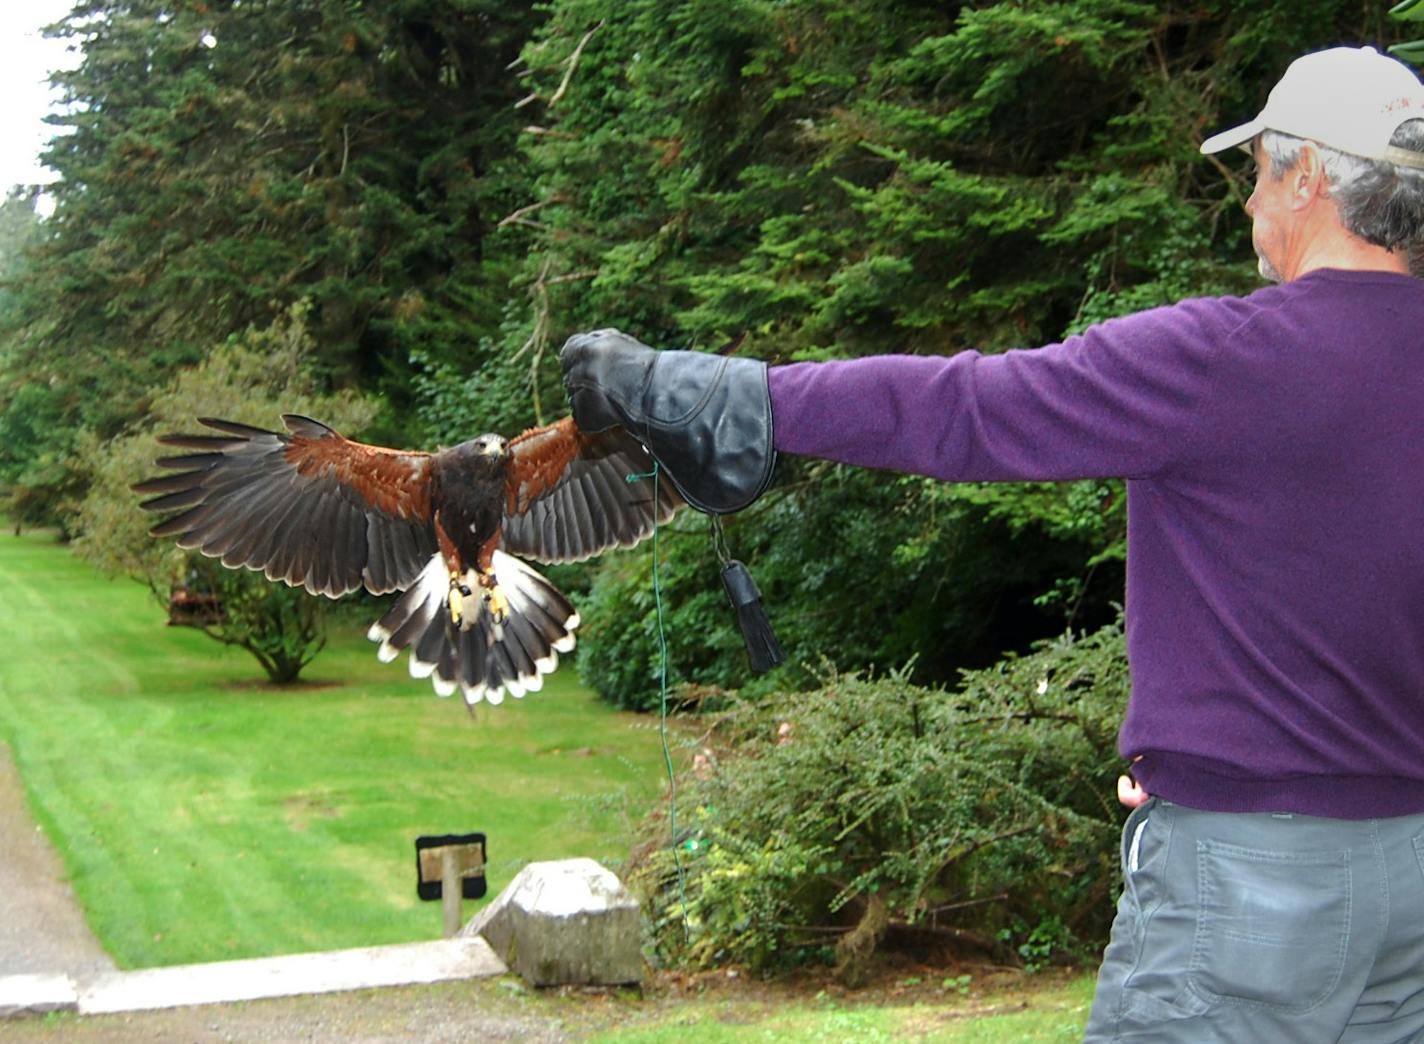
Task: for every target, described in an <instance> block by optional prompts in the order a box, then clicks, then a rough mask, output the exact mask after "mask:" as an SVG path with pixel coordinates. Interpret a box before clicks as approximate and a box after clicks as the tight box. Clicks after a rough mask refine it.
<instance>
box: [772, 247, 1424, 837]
mask: <svg viewBox="0 0 1424 1044" xmlns="http://www.w3.org/2000/svg"><path fill="white" fill-rule="evenodd" d="M770 383H771V398H772V407H773V417H774V427H775V444H776V448H777V449H778V450H781V451H783V452H786V453H793V454H805V455H810V456H817V457H826V458H829V459H832V460H838V461H843V462H845V463H848V464H858V465H864V466H867V467H874V468H889V469H893V470H896V471H906V472H915V473H919V474H925V475H931V476H934V477H936V478H943V479H950V480H957V481H979V480H1059V479H1075V478H1092V477H1106V476H1115V477H1121V478H1126V479H1127V490H1128V542H1127V546H1128V556H1127V601H1126V613H1127V646H1128V658H1129V662H1130V663H1131V667H1132V679H1133V684H1132V697H1131V700H1130V701H1129V705H1128V710H1127V716H1126V719H1125V720H1124V722H1123V726H1122V731H1121V734H1120V736H1119V748H1120V750H1121V752H1122V754H1123V755H1124V756H1125V757H1128V758H1136V757H1138V756H1139V755H1141V758H1142V760H1141V761H1140V762H1139V763H1138V764H1136V765H1135V766H1134V767H1133V774H1134V775H1135V776H1136V777H1137V779H1138V780H1139V781H1140V782H1141V783H1142V785H1143V786H1144V787H1145V788H1146V789H1147V790H1148V792H1150V793H1152V794H1154V795H1157V796H1160V797H1163V798H1165V799H1167V800H1169V801H1175V802H1178V803H1180V804H1183V805H1188V806H1191V807H1195V808H1200V809H1208V810H1217V811H1282V812H1301V813H1306V814H1311V815H1320V816H1333V817H1339V818H1348V819H1360V818H1370V817H1374V816H1389V815H1402V814H1406V813H1414V812H1424V282H1420V281H1416V280H1414V279H1411V278H1409V277H1407V276H1401V275H1394V274H1391V273H1383V272H1347V271H1339V270H1326V271H1316V272H1312V273H1310V274H1308V275H1306V276H1304V277H1302V278H1300V279H1297V280H1295V281H1293V282H1290V283H1287V284H1285V285H1282V286H1272V287H1267V288H1265V289H1262V290H1259V291H1257V292H1256V293H1254V294H1251V295H1250V296H1249V297H1245V298H1232V297H1224V298H1202V299H1195V300H1189V301H1183V302H1181V303H1180V304H1177V305H1174V306H1172V307H1169V308H1159V309H1154V310H1152V311H1148V312H1143V313H1140V314H1137V315H1133V316H1128V317H1125V318H1122V319H1114V320H1111V321H1110V322H1106V323H1103V324H1101V325H1099V326H1096V327H1094V328H1092V329H1091V330H1089V331H1087V332H1086V333H1084V334H1083V335H1082V336H1078V337H1072V338H1069V339H1068V340H1067V341H1065V342H1063V343H1062V344H1055V345H1050V346H1048V347H1046V348H1040V349H1036V350H1033V351H1013V352H1008V353H1006V354H1003V355H993V356H986V355H980V354H979V353H977V352H962V353H960V354H958V355H955V356H953V357H952V358H923V357H914V356H886V357H880V358H870V359H861V360H855V361H850V362H832V363H820V364H817V363H798V364H794V365H791V366H782V367H775V368H773V369H772V370H771V375H770Z"/></svg>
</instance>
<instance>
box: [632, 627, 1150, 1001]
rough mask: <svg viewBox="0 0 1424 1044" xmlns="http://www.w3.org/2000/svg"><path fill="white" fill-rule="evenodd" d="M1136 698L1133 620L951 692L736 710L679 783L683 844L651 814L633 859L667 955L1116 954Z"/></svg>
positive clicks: (860, 959)
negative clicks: (921, 949)
mask: <svg viewBox="0 0 1424 1044" xmlns="http://www.w3.org/2000/svg"><path fill="white" fill-rule="evenodd" d="M1127 689H1128V679H1127V666H1126V659H1125V652H1124V647H1123V636H1122V629H1121V624H1120V622H1119V623H1115V624H1112V625H1109V626H1107V627H1104V628H1102V629H1100V630H1098V631H1096V632H1095V633H1092V634H1088V635H1084V636H1073V635H1071V634H1070V635H1065V636H1063V637H1062V638H1060V639H1057V640H1055V641H1052V642H1048V643H1043V644H1041V645H1039V646H1038V647H1037V648H1036V649H1035V650H1034V651H1033V652H1032V653H1030V654H1029V655H1025V656H1022V657H1010V658H1008V659H1006V660H1004V661H1003V662H1002V663H1000V664H998V665H996V666H994V667H992V668H988V669H985V670H978V671H970V672H965V673H964V675H963V677H962V682H961V684H960V686H959V687H958V689H957V690H955V691H952V692H949V691H941V690H934V689H925V688H920V687H917V686H914V685H911V684H909V683H908V682H907V681H906V672H905V671H901V672H898V673H893V674H890V675H887V676H883V677H878V678H875V677H868V676H865V675H860V674H855V675H845V676H831V677H828V678H826V679H824V681H823V684H822V685H821V686H820V687H819V688H817V689H814V690H812V691H807V692H800V693H790V694H784V695H778V696H774V697H772V698H770V699H767V700H764V701H761V702H752V701H745V702H741V703H738V704H736V705H734V706H733V707H732V709H730V710H729V711H727V712H726V713H725V714H723V715H722V716H721V717H720V718H719V719H718V720H717V721H716V722H715V723H714V724H713V726H712V729H711V731H710V732H709V733H708V734H707V736H706V737H705V738H704V740H703V741H702V743H701V744H699V749H698V750H697V752H696V754H695V756H694V759H693V765H692V767H691V768H690V769H689V770H688V771H685V772H684V773H683V774H682V776H681V778H680V780H679V788H678V793H679V799H678V808H677V811H678V817H679V819H680V820H681V829H680V830H679V833H678V836H677V838H676V841H677V845H676V846H675V847H670V846H669V845H668V838H667V820H666V818H665V817H657V818H655V819H650V820H649V826H648V828H647V845H646V848H645V849H644V850H643V852H642V853H641V855H640V856H639V857H638V858H637V859H635V861H634V873H633V875H632V878H633V880H634V881H635V882H637V885H638V887H639V888H640V890H641V891H642V894H643V895H644V896H645V897H646V899H647V901H648V903H649V904H650V907H651V909H652V913H653V923H654V933H655V947H656V950H657V952H658V953H659V955H660V956H661V958H662V959H664V960H667V961H669V962H673V963H687V964H692V965H709V964H714V963H722V962H728V961H731V962H739V963H746V964H749V965H752V966H754V967H758V968H762V969H774V968H778V967H785V966H788V965H793V964H797V963H803V962H807V961H828V960H832V959H834V960H836V961H837V962H838V963H839V964H840V966H841V969H842V971H843V972H844V974H845V975H846V976H847V977H849V978H852V979H854V978H855V977H856V976H857V975H858V974H860V972H861V971H863V970H864V968H865V966H866V962H867V961H868V959H869V957H870V956H871V955H872V954H873V953H874V952H875V951H876V949H877V948H878V947H880V946H881V944H882V942H883V940H884V939H885V938H886V936H887V934H888V933H890V932H892V931H893V932H897V933H903V934H906V935H907V936H908V934H910V933H913V934H914V935H915V936H917V937H920V938H924V937H929V938H939V939H944V940H954V941H956V942H958V943H967V944H970V945H972V946H976V947H978V948H981V949H986V950H989V951H993V952H996V953H998V954H999V955H1000V956H1001V957H1002V956H1003V955H1004V953H1005V952H1007V953H1008V954H1010V955H1012V954H1014V953H1017V954H1018V956H1019V957H1020V958H1021V959H1022V960H1023V961H1024V963H1025V964H1027V965H1029V966H1037V965H1040V964H1042V963H1044V962H1045V961H1047V960H1049V959H1052V958H1053V957H1055V956H1058V955H1067V956H1072V955H1074V954H1076V953H1079V952H1084V951H1086V950H1088V949H1090V948H1095V947H1098V946H1100V945H1101V943H1102V942H1103V941H1104V939H1105V937H1106V930H1107V928H1108V926H1109V925H1110V923H1111V916H1112V897H1113V896H1115V894H1116V888H1117V873H1118V871H1117V860H1116V858H1115V851H1116V848H1115V843H1114V841H1115V837H1116V834H1117V830H1118V824H1119V822H1120V810H1119V809H1118V807H1117V805H1116V803H1115V800H1114V798H1113V794H1114V780H1115V778H1116V776H1117V774H1118V772H1119V771H1120V768H1119V761H1118V758H1117V755H1116V753H1115V751H1114V737H1115V734H1116V730H1117V724H1118V721H1119V719H1120V717H1121V715H1122V712H1123V709H1124V707H1125V704H1126V699H1127ZM675 863H676V864H680V869H681V872H680V873H679V867H678V866H677V865H675Z"/></svg>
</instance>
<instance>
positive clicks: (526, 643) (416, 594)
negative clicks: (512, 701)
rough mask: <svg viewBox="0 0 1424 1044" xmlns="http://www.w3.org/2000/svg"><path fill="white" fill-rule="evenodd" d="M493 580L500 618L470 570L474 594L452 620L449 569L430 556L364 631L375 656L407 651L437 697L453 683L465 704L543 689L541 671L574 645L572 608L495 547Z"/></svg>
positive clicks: (551, 587) (551, 669) (467, 580)
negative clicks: (376, 646)
mask: <svg viewBox="0 0 1424 1044" xmlns="http://www.w3.org/2000/svg"><path fill="white" fill-rule="evenodd" d="M493 568H494V575H495V582H496V584H497V586H498V587H499V590H500V593H501V594H502V595H503V596H504V599H505V602H506V604H507V609H506V613H505V617H504V619H503V620H502V621H500V620H497V619H495V615H494V614H493V613H492V612H491V610H490V608H489V605H488V604H487V603H486V602H485V600H484V598H483V597H482V595H483V589H482V588H481V587H480V583H479V576H478V574H476V573H475V571H474V570H470V571H469V572H467V573H466V574H465V577H464V581H465V584H466V586H467V587H469V589H470V590H471V591H472V592H473V593H472V594H471V595H469V596H467V597H466V598H464V599H463V600H462V602H461V606H460V608H461V615H462V623H461V625H460V626H457V625H456V624H455V623H454V621H453V620H452V619H451V615H450V609H449V602H448V599H449V594H450V574H449V573H448V572H447V570H446V568H445V562H444V560H443V559H442V558H441V556H440V555H438V554H436V555H434V556H433V557H432V558H431V559H430V562H429V564H428V565H427V566H426V567H425V569H424V570H422V571H421V574H420V576H419V577H418V578H417V579H416V581H415V583H414V584H412V585H411V586H410V587H409V588H408V589H407V590H406V592H405V594H403V595H402V596H401V597H400V600H399V601H397V602H396V604H395V605H394V606H393V607H392V608H391V610H390V612H388V613H386V615H385V616H383V617H381V619H380V620H378V621H377V622H376V623H374V624H372V625H371V629H370V630H369V631H367V632H366V637H368V638H370V639H371V640H372V641H373V642H380V643H381V648H380V650H379V652H378V653H377V655H378V656H379V657H380V658H381V660H382V661H383V662H387V663H389V662H390V661H391V660H394V659H395V658H396V657H397V656H399V655H400V653H401V650H403V649H409V650H410V673H411V676H412V677H415V678H427V677H428V678H430V680H431V683H432V684H433V685H434V686H435V691H436V693H437V694H439V695H441V696H451V695H454V693H455V691H456V690H457V689H458V690H459V691H460V692H461V694H462V695H463V696H464V698H465V702H466V703H467V704H469V705H470V706H474V705H475V704H476V703H479V702H481V701H482V700H488V701H489V702H490V703H502V702H503V701H504V696H505V693H506V692H507V693H509V694H510V695H511V696H515V697H519V696H523V695H524V694H525V693H526V692H538V691H539V690H540V689H541V688H543V687H544V675H546V674H552V673H553V672H554V670H555V669H556V668H557V667H558V665H559V654H560V653H566V652H568V651H569V650H571V649H572V648H573V647H574V630H575V629H576V628H577V627H578V625H579V617H578V613H577V612H575V611H574V607H573V606H572V605H571V604H570V603H569V600H568V599H567V598H565V597H564V595H563V593H562V592H561V591H560V590H559V589H558V588H557V587H555V586H554V585H553V584H551V583H549V581H548V580H545V579H544V578H543V577H542V576H540V575H539V574H538V573H536V572H535V571H534V570H533V569H531V568H529V567H528V566H527V565H525V564H524V563H523V562H521V561H519V559H517V558H514V557H513V556H511V555H507V554H505V553H504V552H502V551H496V552H495V553H494V562H493Z"/></svg>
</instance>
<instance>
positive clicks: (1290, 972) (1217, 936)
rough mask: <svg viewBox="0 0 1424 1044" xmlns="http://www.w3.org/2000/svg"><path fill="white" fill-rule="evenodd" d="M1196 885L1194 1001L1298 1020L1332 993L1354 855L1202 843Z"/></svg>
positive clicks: (1345, 933)
mask: <svg viewBox="0 0 1424 1044" xmlns="http://www.w3.org/2000/svg"><path fill="white" fill-rule="evenodd" d="M1197 879H1198V893H1197V900H1198V908H1197V931H1196V939H1195V942H1194V945H1193V950H1192V960H1191V967H1190V971H1189V974H1188V982H1189V984H1190V987H1191V989H1192V990H1193V991H1194V992H1196V993H1198V994H1199V995H1201V996H1202V997H1204V998H1206V999H1208V1000H1212V1001H1217V1002H1225V1003H1238V1004H1254V1005H1262V1006H1265V1007H1270V1008H1273V1009H1277V1010H1279V1011H1281V1012H1283V1013H1287V1014H1294V1015H1299V1014H1303V1013H1305V1012H1308V1011H1310V1010H1311V1009H1312V1008H1314V1007H1316V1006H1318V1005H1319V1004H1321V1003H1322V1002H1324V1001H1325V999H1326V998H1328V997H1329V996H1330V994H1331V993H1332V992H1334V990H1335V987H1336V986H1337V985H1338V984H1339V982H1340V976H1341V973H1342V972H1343V971H1344V968H1345V952H1346V945H1347V943H1348V942H1349V936H1350V883H1351V882H1350V861H1349V853H1348V852H1346V851H1323V852H1270V851H1261V850H1256V849H1250V848H1241V847H1238V846H1236V845H1226V844H1221V843H1219V842H1214V841H1199V842H1198V843H1197Z"/></svg>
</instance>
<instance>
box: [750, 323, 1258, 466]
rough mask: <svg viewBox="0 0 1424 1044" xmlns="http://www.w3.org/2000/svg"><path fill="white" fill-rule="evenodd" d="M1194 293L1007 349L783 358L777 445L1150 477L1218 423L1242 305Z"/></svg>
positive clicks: (916, 460) (905, 462)
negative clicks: (1220, 346) (1227, 307)
mask: <svg viewBox="0 0 1424 1044" xmlns="http://www.w3.org/2000/svg"><path fill="white" fill-rule="evenodd" d="M1217 305H1218V307H1217V308H1216V309H1214V310H1213V309H1209V308H1207V307H1205V305H1204V303H1203V302H1184V303H1183V304H1181V305H1176V306H1173V307H1172V308H1164V309H1156V310H1153V311H1151V312H1144V313H1139V314H1137V315H1134V316H1129V317H1126V318H1123V319H1117V320H1112V321H1110V322H1107V323H1103V324H1101V325H1099V326H1095V327H1093V328H1092V329H1091V330H1089V331H1088V332H1086V333H1085V334H1083V335H1081V336H1077V337H1072V338H1069V339H1068V340H1067V341H1065V342H1063V343H1062V344H1055V345H1049V346H1048V347H1045V348H1039V349H1034V350H1031V351H1011V352H1007V353H1005V354H1003V355H981V354H980V353H978V352H974V351H966V352H961V353H960V354H958V355H955V356H952V357H949V358H942V357H921V356H896V355H891V356H877V357H872V358H866V359H857V360H853V361H847V362H829V363H794V364H792V365H789V366H778V367H773V368H772V369H771V371H770V376H769V383H770V387H771V400H772V419H773V430H774V436H773V437H774V442H775V445H776V448H777V449H778V450H780V451H782V452H785V453H792V454H799V455H805V456H815V457H824V458H827V459H830V460H836V461H840V462H842V463H846V464H856V465H861V466H864V467H873V468H887V469H891V470H895V471H903V472H911V473H916V474H923V475H930V476H933V477H935V478H942V479H949V480H956V481H994V480H1044V481H1047V480H1058V479H1073V478H1095V477H1109V476H1111V477H1119V478H1140V477H1146V476H1150V475H1152V474H1155V473H1156V472H1158V471H1159V470H1160V469H1162V468H1164V467H1165V466H1167V465H1168V464H1169V463H1170V462H1171V461H1172V459H1173V458H1174V456H1175V455H1177V454H1180V453H1181V452H1183V451H1184V450H1185V449H1187V448H1188V447H1190V445H1191V444H1192V442H1193V440H1194V439H1196V438H1197V437H1198V434H1199V433H1200V432H1202V431H1203V430H1206V424H1207V422H1206V420H1205V418H1204V413H1205V412H1206V411H1208V410H1209V407H1210V403H1209V402H1208V401H1206V397H1205V388H1206V381H1205V376H1206V374H1207V372H1208V367H1209V365H1210V361H1211V360H1210V355H1211V352H1212V350H1213V349H1212V347H1211V346H1212V344H1213V343H1214V339H1213V338H1212V337H1211V336H1207V335H1206V332H1205V330H1204V329H1203V328H1204V327H1208V326H1221V325H1222V324H1223V323H1225V322H1230V321H1231V318H1232V317H1231V316H1230V315H1229V314H1222V310H1221V308H1220V307H1219V306H1220V302H1217Z"/></svg>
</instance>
